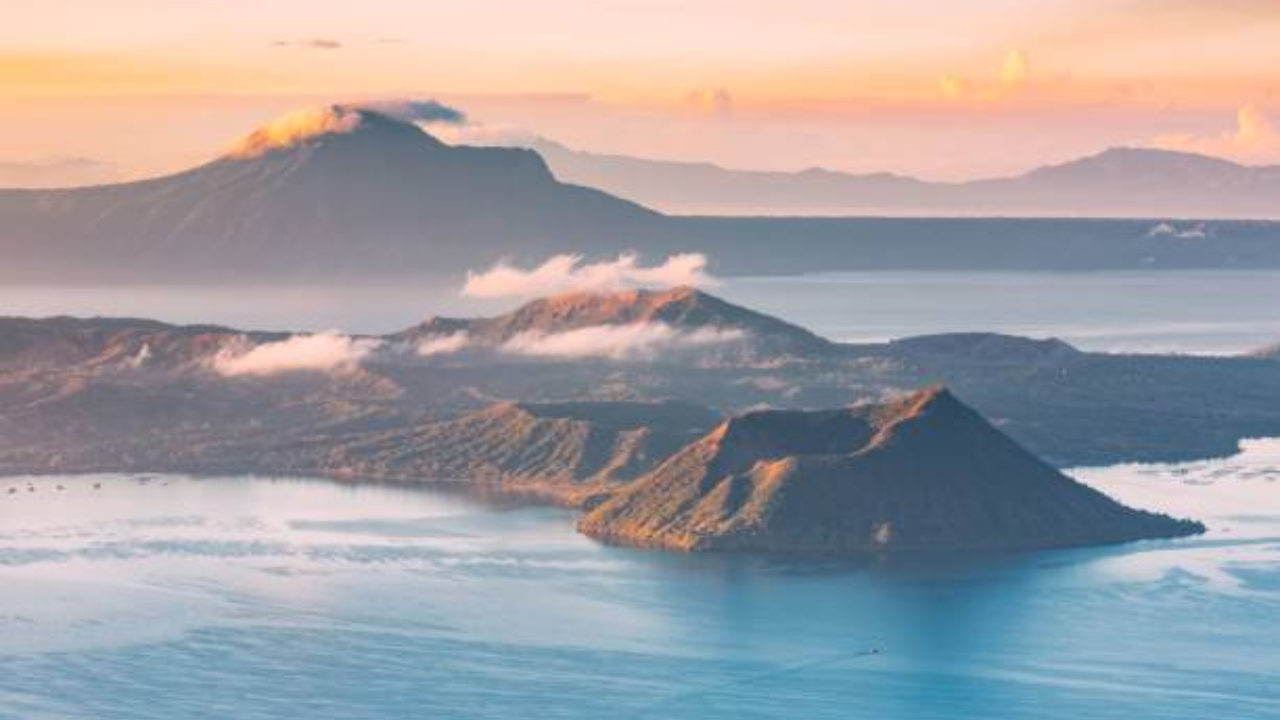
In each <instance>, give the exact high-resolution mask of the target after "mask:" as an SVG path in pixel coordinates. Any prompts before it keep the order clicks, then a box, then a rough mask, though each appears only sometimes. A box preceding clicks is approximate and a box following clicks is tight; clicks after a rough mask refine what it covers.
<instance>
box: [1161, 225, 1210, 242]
mask: <svg viewBox="0 0 1280 720" xmlns="http://www.w3.org/2000/svg"><path fill="white" fill-rule="evenodd" d="M1147 237H1171V238H1175V239H1177V240H1204V239H1205V238H1207V237H1209V228H1208V227H1207V226H1205V224H1204V223H1198V224H1196V225H1192V226H1191V227H1188V228H1185V229H1179V228H1178V226H1177V225H1174V224H1172V223H1160V224H1159V225H1156V226H1155V227H1153V228H1151V229H1150V230H1148V231H1147Z"/></svg>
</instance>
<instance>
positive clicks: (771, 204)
mask: <svg viewBox="0 0 1280 720" xmlns="http://www.w3.org/2000/svg"><path fill="white" fill-rule="evenodd" d="M522 144H523V145H525V146H527V147H529V148H531V149H533V150H536V151H537V152H538V154H540V155H541V156H542V157H543V158H544V159H545V160H546V161H547V163H548V165H550V167H551V169H552V171H553V172H554V173H555V174H556V176H557V177H559V178H561V179H563V180H565V181H566V182H573V183H579V184H583V185H589V186H591V187H598V188H601V189H603V190H605V191H607V192H611V193H614V194H616V195H619V196H621V197H625V198H629V199H631V200H635V201H636V202H639V203H642V204H644V205H647V206H649V207H653V208H657V209H660V210H662V211H664V212H672V213H685V214H711V215H758V214H765V215H815V214H816V215H865V214H887V215H959V216H971V215H1005V216H1050V217H1135V218H1164V217H1172V218H1188V217H1190V218H1196V217H1198V218H1205V219H1221V218H1255V219H1266V218H1270V219H1280V200H1278V198H1280V167H1274V166H1270V167H1249V166H1245V165H1240V164H1237V163H1233V162H1230V161H1227V160H1221V159H1218V158H1213V157H1208V156H1205V155H1196V154H1192V153H1184V152H1173V151H1168V150H1154V149H1147V148H1113V149H1110V150H1106V151H1104V152H1102V153H1099V154H1097V155H1093V156H1089V157H1084V158H1080V159H1077V160H1073V161H1071V162H1067V163H1064V164H1061V165H1053V166H1046V167H1041V168H1036V169H1034V170H1031V171H1029V172H1027V173H1025V174H1022V175H1018V176H1014V177H1007V178H994V179H987V180H975V181H970V182H930V181H925V180H919V179H916V178H912V177H907V176H903V175H895V174H892V173H884V172H880V173H845V172H836V171H831V170H824V169H821V168H811V169H808V170H803V171H800V172H773V171H757V170H732V169H727V168H723V167H720V166H717V165H713V164H710V163H696V162H674V161H665V160H648V159H643V158H637V157H629V156H624V155H609V154H597V153H590V152H582V151H577V150H572V149H570V148H567V147H565V146H564V145H561V144H559V143H556V142H554V141H551V140H547V139H545V138H531V139H528V140H525V141H522Z"/></svg>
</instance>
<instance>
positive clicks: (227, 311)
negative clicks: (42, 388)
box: [0, 271, 1280, 354]
mask: <svg viewBox="0 0 1280 720" xmlns="http://www.w3.org/2000/svg"><path fill="white" fill-rule="evenodd" d="M461 284H462V278H460V277H441V278H423V279H421V280H420V281H418V282H414V283H406V284H399V285H362V286H340V287H332V286H325V287H317V286H291V287H279V286H272V287H235V288H227V287H217V286H160V285H158V286H146V287H137V286H105V287H104V286H74V287H68V286H12V285H10V286H0V314H4V315H28V316H46V315H55V314H73V315H114V316H134V317H148V318H156V319H160V320H166V321H170V322H183V323H190V322H208V323H219V324H225V325H230V326H233V327H241V328H246V329H267V330H276V329H284V330H328V329H338V330H343V331H346V332H357V333H384V332H391V331H395V330H400V329H403V328H405V327H408V326H409V325H412V324H414V323H417V322H419V321H421V320H422V319H424V318H425V317H428V316H430V315H463V316H470V315H477V314H493V313H497V312H502V311H505V310H509V309H511V308H512V307H514V306H515V305H516V304H517V302H518V301H504V302H492V301H477V300H472V299H468V298H463V297H461V296H460V295H459V293H458V289H459V288H460V287H461ZM710 291H711V292H713V293H716V294H719V295H721V296H723V297H725V298H727V299H729V300H731V301H733V302H737V303H741V304H744V305H746V306H748V307H751V308H753V309H756V310H760V311H762V312H766V313H769V314H772V315H776V316H778V317H781V318H783V319H785V320H789V321H791V322H794V323H797V324H800V325H803V326H805V327H808V328H810V329H812V330H814V331H815V332H817V333H819V334H821V335H824V336H827V337H830V338H834V339H839V340H845V341H851V342H858V341H879V340H885V339H889V338H896V337H905V336H910V335H921V334H928V333H937V332H960V331H992V332H1005V333H1013V334H1018V335H1028V336H1033V337H1060V338H1062V339H1064V340H1067V341H1069V342H1071V343H1073V344H1075V345H1077V346H1079V347H1081V348H1085V349H1090V350H1103V351H1144V352H1183V353H1201V354H1203V353H1220V354H1230V353H1239V352H1246V351H1249V350H1253V349H1256V348H1258V347H1262V346H1266V345H1271V344H1274V343H1276V342H1280V272H1274V271H1267V272H1214V271H1192V272H1178V271H1161V272H1100V273H1056V274H1055V273H979V272H946V273H941V272H938V273H928V272H875V273H832V274H819V275H805V276H797V277H770V278H730V279H727V280H725V281H724V284H723V285H722V286H720V287H715V288H710Z"/></svg>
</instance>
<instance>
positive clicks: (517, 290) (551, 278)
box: [462, 253, 718, 299]
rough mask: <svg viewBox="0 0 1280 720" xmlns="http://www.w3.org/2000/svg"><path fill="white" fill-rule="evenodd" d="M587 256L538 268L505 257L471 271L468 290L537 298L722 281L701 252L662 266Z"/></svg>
mask: <svg viewBox="0 0 1280 720" xmlns="http://www.w3.org/2000/svg"><path fill="white" fill-rule="evenodd" d="M582 261H583V258H582V256H581V255H556V256H554V257H552V258H551V259H549V260H547V261H546V262H544V263H542V264H541V265H539V266H538V267H536V268H531V269H528V270H526V269H522V268H519V267H515V266H513V265H508V264H507V263H506V262H504V261H499V262H498V263H497V264H496V265H494V266H493V267H492V268H490V269H489V270H486V271H485V272H482V273H472V272H468V273H467V282H466V284H465V285H464V286H463V288H462V294H463V295H465V296H467V297H474V298H484V299H492V298H510V297H537V296H541V295H553V294H559V293H567V292H604V291H610V290H625V289H630V288H640V287H647V288H671V287H678V286H686V285H687V286H692V287H708V286H715V285H716V284H718V282H717V281H716V279H715V278H714V277H712V276H711V275H709V274H708V273H707V272H706V268H707V256H706V255H702V254H701V253H683V254H680V255H672V256H671V257H669V258H667V259H666V260H665V261H664V262H663V263H662V264H661V265H655V266H653V267H642V266H640V265H639V264H638V258H637V256H636V255H635V254H634V253H624V254H622V255H619V256H618V257H617V259H614V260H607V261H603V262H598V263H590V264H585V265H584V264H583V262H582Z"/></svg>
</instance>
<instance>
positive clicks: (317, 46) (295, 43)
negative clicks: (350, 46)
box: [271, 38, 342, 50]
mask: <svg viewBox="0 0 1280 720" xmlns="http://www.w3.org/2000/svg"><path fill="white" fill-rule="evenodd" d="M271 44H272V45H274V46H276V47H300V48H310V49H312V50H340V49H342V43H341V42H339V41H337V40H334V39H333V38H309V39H306V40H276V41H275V42H273V43H271Z"/></svg>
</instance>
